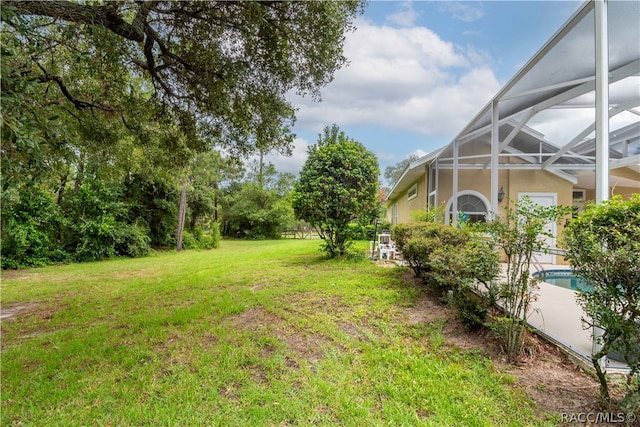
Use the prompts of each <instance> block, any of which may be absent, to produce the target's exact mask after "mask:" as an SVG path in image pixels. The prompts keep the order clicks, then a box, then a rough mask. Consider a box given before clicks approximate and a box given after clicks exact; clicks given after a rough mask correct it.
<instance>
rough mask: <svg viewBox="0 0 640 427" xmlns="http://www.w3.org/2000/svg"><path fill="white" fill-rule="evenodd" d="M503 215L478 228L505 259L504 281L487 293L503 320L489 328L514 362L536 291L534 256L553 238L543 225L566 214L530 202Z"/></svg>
mask: <svg viewBox="0 0 640 427" xmlns="http://www.w3.org/2000/svg"><path fill="white" fill-rule="evenodd" d="M505 211H506V212H505V214H504V215H502V216H500V217H497V218H496V219H495V220H493V221H491V222H489V223H486V224H484V226H480V227H481V228H482V229H483V230H484V231H485V232H487V233H488V234H489V235H490V236H491V237H492V239H493V240H494V243H495V244H496V245H497V247H499V248H500V249H501V250H502V251H503V252H504V254H505V255H506V272H505V277H504V280H501V281H498V282H496V283H495V284H494V285H493V286H491V288H490V289H489V294H490V297H491V298H492V299H495V300H496V301H497V302H498V303H499V304H500V305H501V306H502V308H503V309H504V313H505V315H504V316H501V317H497V318H496V319H494V322H493V324H492V325H491V326H492V328H493V329H494V330H495V331H496V332H498V334H499V335H500V336H501V337H502V339H503V340H504V348H505V352H506V353H507V356H508V357H509V359H511V360H513V359H515V358H516V357H517V356H518V355H519V354H520V352H521V351H522V346H523V341H524V334H525V332H526V329H525V328H526V324H527V317H528V315H529V311H530V308H531V302H532V301H533V298H534V296H535V291H536V289H537V287H538V281H537V279H534V278H532V277H531V274H530V266H531V260H532V257H533V253H534V252H540V251H544V250H545V245H546V242H545V238H546V237H552V236H551V235H550V234H549V233H548V232H547V231H546V225H547V224H548V223H550V222H557V221H559V220H560V218H562V217H563V216H564V215H566V214H568V213H569V208H567V207H562V206H540V205H537V204H535V203H534V202H533V201H532V200H531V199H530V198H528V197H524V198H523V199H521V200H519V201H518V202H517V203H516V205H515V208H511V207H506V208H505Z"/></svg>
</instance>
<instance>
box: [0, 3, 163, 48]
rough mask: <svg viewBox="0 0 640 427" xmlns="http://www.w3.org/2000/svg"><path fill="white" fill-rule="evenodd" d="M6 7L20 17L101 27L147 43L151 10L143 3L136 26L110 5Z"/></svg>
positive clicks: (59, 4) (11, 5) (9, 4)
mask: <svg viewBox="0 0 640 427" xmlns="http://www.w3.org/2000/svg"><path fill="white" fill-rule="evenodd" d="M2 6H3V7H11V8H14V9H15V11H16V13H17V14H19V15H39V16H49V17H51V18H56V19H62V20H65V21H70V22H76V23H78V24H87V25H99V26H103V27H105V28H108V29H109V30H111V31H113V32H114V33H116V34H118V35H119V36H122V37H124V38H125V39H128V40H132V41H135V42H142V41H144V31H143V27H142V25H141V24H142V23H143V22H144V20H145V19H146V15H147V14H148V13H149V10H150V9H151V5H150V4H146V3H145V4H143V5H142V6H141V7H140V10H139V12H138V14H137V16H136V17H135V18H134V20H133V23H132V24H129V23H128V22H126V21H125V20H124V19H122V17H121V16H120V15H118V13H117V8H114V7H113V4H110V3H107V4H106V5H104V6H88V5H86V4H78V3H73V2H69V1H59V0H53V1H15V0H6V1H3V2H2Z"/></svg>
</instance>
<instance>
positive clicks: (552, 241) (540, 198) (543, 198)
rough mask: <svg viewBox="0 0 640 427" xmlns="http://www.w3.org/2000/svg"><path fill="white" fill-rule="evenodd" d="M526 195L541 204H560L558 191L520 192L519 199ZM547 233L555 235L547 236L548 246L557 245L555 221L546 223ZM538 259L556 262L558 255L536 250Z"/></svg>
mask: <svg viewBox="0 0 640 427" xmlns="http://www.w3.org/2000/svg"><path fill="white" fill-rule="evenodd" d="M524 196H529V198H530V199H531V201H532V202H533V203H535V204H538V205H540V206H556V205H557V204H558V193H518V200H520V199H522V198H523V197H524ZM545 229H546V232H547V233H550V234H551V235H552V236H553V237H546V236H545V240H546V246H547V247H548V248H554V249H555V247H556V233H557V224H556V223H555V222H549V223H547V224H546V225H545ZM534 255H535V257H536V259H537V260H538V262H540V263H541V264H555V263H556V256H555V255H554V254H545V253H544V252H536V253H535V254H534Z"/></svg>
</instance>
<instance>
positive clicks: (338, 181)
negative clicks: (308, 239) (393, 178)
mask: <svg viewBox="0 0 640 427" xmlns="http://www.w3.org/2000/svg"><path fill="white" fill-rule="evenodd" d="M379 173H380V171H379V168H378V160H377V159H376V157H375V156H374V155H373V153H371V152H370V151H368V150H367V149H366V148H365V147H364V146H363V145H362V144H360V143H359V142H356V141H354V140H353V139H350V138H348V137H347V136H346V135H345V133H344V132H342V131H340V129H339V128H338V126H337V125H335V124H334V125H333V126H331V127H328V126H327V127H326V128H325V129H324V135H320V136H319V137H318V142H317V144H316V145H314V146H312V147H310V148H309V157H308V158H307V161H306V162H305V164H304V166H303V168H302V171H301V172H300V179H299V181H298V183H297V184H296V186H295V189H294V192H293V200H292V203H293V209H294V211H295V214H296V217H297V218H298V219H302V220H305V221H308V222H309V223H310V224H311V225H312V226H313V227H314V228H315V230H316V231H317V233H318V234H319V235H320V237H321V238H322V239H323V240H324V251H325V252H326V253H327V255H328V256H329V257H335V256H337V255H343V254H344V253H345V252H346V250H347V249H348V247H349V246H350V243H351V236H350V233H349V229H348V225H349V223H350V222H351V221H353V220H354V219H356V218H358V217H359V216H360V215H362V214H364V213H365V212H367V211H370V210H371V209H372V208H373V207H375V206H376V195H377V192H378V175H379Z"/></svg>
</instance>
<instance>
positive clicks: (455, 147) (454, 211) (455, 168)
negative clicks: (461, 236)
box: [451, 140, 458, 226]
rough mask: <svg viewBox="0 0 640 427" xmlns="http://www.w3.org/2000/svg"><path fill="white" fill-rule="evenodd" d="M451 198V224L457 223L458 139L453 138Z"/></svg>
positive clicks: (455, 224)
mask: <svg viewBox="0 0 640 427" xmlns="http://www.w3.org/2000/svg"><path fill="white" fill-rule="evenodd" d="M452 193H453V194H452V197H453V198H452V199H451V216H452V218H451V219H452V221H453V225H454V226H457V225H458V141H457V140H453V186H452Z"/></svg>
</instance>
